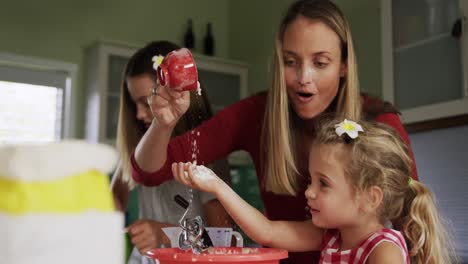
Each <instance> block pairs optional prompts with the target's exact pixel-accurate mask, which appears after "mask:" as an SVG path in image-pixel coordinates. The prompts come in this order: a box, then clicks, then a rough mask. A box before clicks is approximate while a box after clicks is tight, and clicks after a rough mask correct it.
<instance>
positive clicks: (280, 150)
mask: <svg viewBox="0 0 468 264" xmlns="http://www.w3.org/2000/svg"><path fill="white" fill-rule="evenodd" d="M300 16H301V17H305V18H307V19H309V20H318V21H321V22H322V23H324V24H326V25H327V26H328V27H330V28H331V29H332V30H333V31H334V32H335V33H336V34H337V35H338V37H339V39H340V45H341V57H342V61H343V62H345V63H346V65H347V74H346V76H345V77H343V78H342V79H341V80H340V87H339V90H338V95H337V96H336V98H335V99H334V101H333V102H332V103H331V105H330V106H329V109H328V110H327V111H330V112H334V113H335V115H336V116H338V117H346V118H349V119H354V120H358V119H359V118H360V115H361V99H360V92H359V81H358V73H357V65H356V56H355V53H354V47H353V41H352V37H351V31H350V28H349V25H348V22H347V21H346V19H345V18H344V15H343V13H342V12H341V11H340V10H339V8H338V7H337V6H336V5H335V4H333V3H332V2H330V1H310V0H301V1H297V2H295V3H294V4H293V5H291V7H290V8H289V10H288V11H287V13H286V15H285V17H284V18H283V21H282V23H281V24H280V27H279V32H278V33H277V35H276V40H275V51H274V58H273V71H272V87H271V89H270V91H269V93H268V98H267V105H266V112H265V117H264V121H263V128H262V141H263V145H264V146H266V149H265V152H264V153H263V160H264V164H265V167H264V171H265V177H266V180H265V189H266V190H267V191H272V192H274V193H278V194H291V195H295V194H296V193H297V191H299V189H300V187H301V186H300V184H299V176H300V175H299V174H300V173H299V171H298V164H297V160H298V159H297V156H298V151H299V150H298V143H297V142H295V140H296V135H294V134H293V133H292V131H294V130H293V129H292V128H293V123H294V121H293V120H297V119H298V118H295V119H294V118H293V117H294V113H293V112H294V111H293V110H292V109H291V107H290V105H289V100H288V95H287V93H286V83H285V79H284V66H283V52H282V41H283V36H284V33H285V31H286V29H287V27H288V26H289V25H290V24H291V23H292V22H293V21H294V20H295V19H297V18H298V17H300ZM297 122H301V121H300V120H298V121H297Z"/></svg>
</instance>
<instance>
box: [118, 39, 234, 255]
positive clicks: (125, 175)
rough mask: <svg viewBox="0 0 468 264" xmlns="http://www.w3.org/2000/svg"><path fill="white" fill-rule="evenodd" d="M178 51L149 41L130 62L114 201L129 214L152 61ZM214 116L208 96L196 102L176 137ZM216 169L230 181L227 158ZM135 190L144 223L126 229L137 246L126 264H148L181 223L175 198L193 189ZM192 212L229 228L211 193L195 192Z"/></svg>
mask: <svg viewBox="0 0 468 264" xmlns="http://www.w3.org/2000/svg"><path fill="white" fill-rule="evenodd" d="M178 48H179V47H178V46H177V45H175V44H173V43H171V42H167V41H156V42H151V43H149V44H148V45H146V46H145V47H143V48H141V49H140V50H138V51H137V52H136V53H135V54H134V55H133V56H132V57H131V58H130V60H129V62H128V64H127V67H126V70H125V74H124V80H123V84H122V91H121V97H120V99H121V100H120V113H119V125H118V131H117V145H118V148H119V151H120V155H121V163H120V165H119V167H118V169H117V170H116V172H115V173H114V176H113V180H112V193H113V195H114V201H115V204H116V207H117V208H118V209H119V210H121V211H125V210H126V208H127V200H128V196H129V191H130V190H131V189H132V188H133V187H135V183H134V182H133V180H132V179H131V177H130V174H131V168H130V155H131V153H132V151H133V149H134V148H135V147H136V145H137V143H138V141H139V140H140V138H141V136H142V135H143V134H144V133H145V131H146V130H147V129H148V127H149V126H150V124H151V122H152V119H153V115H152V113H151V111H150V108H149V106H148V103H147V97H148V95H149V94H150V91H151V89H153V88H154V87H155V85H156V71H155V70H154V68H153V62H152V58H153V57H154V56H156V55H161V56H165V55H166V54H167V53H169V52H170V51H172V50H176V49H178ZM192 96H195V95H192ZM210 116H211V109H210V106H209V102H208V98H207V97H206V94H205V95H203V96H202V97H201V98H198V100H197V103H196V104H193V105H192V106H190V108H189V109H188V111H187V114H186V115H185V116H184V117H182V118H181V119H180V120H179V122H178V123H177V125H176V127H175V128H174V130H173V131H172V134H173V135H179V134H182V133H183V132H185V131H188V130H190V129H191V128H194V127H195V126H197V125H198V124H199V123H201V121H203V120H205V119H208V118H209V117H210ZM210 163H211V162H210ZM213 169H214V170H215V171H218V172H219V173H221V175H223V176H224V177H225V179H226V180H227V181H230V178H229V167H228V164H227V162H226V161H225V160H221V161H218V162H216V163H214V164H213ZM168 176H170V175H168ZM136 188H137V194H138V206H139V211H140V212H139V217H140V219H139V220H137V221H135V222H134V223H131V224H130V225H129V226H128V227H127V232H128V234H129V236H130V239H131V242H132V244H133V245H134V246H135V247H134V249H133V252H132V255H131V256H130V259H129V261H128V263H129V264H140V263H141V264H144V263H149V262H151V261H152V260H149V259H148V258H144V257H142V256H141V255H143V254H144V253H145V252H146V251H148V250H149V249H153V248H157V247H160V246H162V245H165V246H168V245H170V243H169V240H168V238H167V237H166V236H165V235H164V234H163V232H162V230H161V228H163V227H167V226H174V225H178V221H179V219H180V217H181V216H182V215H183V213H184V212H185V209H183V208H181V207H180V206H179V205H178V204H177V203H175V201H174V196H175V195H177V194H179V195H181V196H183V197H185V198H186V199H187V200H188V199H190V197H189V193H188V190H189V189H188V188H187V187H186V186H184V185H182V184H180V183H178V182H176V181H173V180H171V181H167V182H165V183H164V184H161V185H159V186H155V187H146V186H142V185H137V186H136ZM192 208H193V209H192V210H190V213H189V215H188V216H189V217H194V216H196V215H201V216H202V217H203V219H204V220H206V222H207V225H208V226H218V227H221V226H224V227H231V223H232V221H231V219H230V218H229V216H228V215H227V213H226V211H225V210H224V208H223V207H222V206H221V205H220V203H219V202H218V201H217V200H216V199H215V197H214V196H213V195H211V194H209V193H204V192H198V191H196V192H194V198H193V202H192Z"/></svg>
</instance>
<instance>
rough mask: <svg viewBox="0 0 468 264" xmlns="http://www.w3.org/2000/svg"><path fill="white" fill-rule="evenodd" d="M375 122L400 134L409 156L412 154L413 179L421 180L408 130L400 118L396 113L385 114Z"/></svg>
mask: <svg viewBox="0 0 468 264" xmlns="http://www.w3.org/2000/svg"><path fill="white" fill-rule="evenodd" d="M375 121H377V122H380V123H383V124H386V125H388V126H391V127H392V128H393V129H395V130H396V131H397V132H398V134H400V136H401V138H402V139H403V141H405V143H406V144H407V145H408V148H409V154H410V157H411V159H412V160H413V164H412V173H411V176H412V177H413V179H415V180H419V178H418V172H417V170H416V161H415V159H414V154H413V150H412V149H411V144H410V141H409V137H408V133H406V130H405V128H404V127H403V124H402V123H401V120H400V117H399V116H398V115H397V114H394V113H384V114H381V115H379V116H377V118H376V119H375Z"/></svg>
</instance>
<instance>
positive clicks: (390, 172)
mask: <svg viewBox="0 0 468 264" xmlns="http://www.w3.org/2000/svg"><path fill="white" fill-rule="evenodd" d="M339 121H342V120H336V119H334V120H333V119H331V120H330V119H323V120H322V121H320V122H318V124H317V128H316V131H317V134H316V137H315V139H314V144H313V147H317V146H318V145H321V144H340V145H342V146H343V148H344V149H345V151H346V155H347V157H349V159H347V161H345V162H346V164H344V166H343V167H344V168H345V175H346V177H347V179H348V182H350V184H351V186H352V188H353V189H354V191H355V192H356V193H357V194H359V193H365V192H366V191H368V190H369V189H370V188H371V187H373V186H377V187H379V188H380V189H381V190H382V192H383V199H382V202H381V204H380V206H379V208H378V211H377V215H378V216H379V220H380V222H381V223H382V224H383V223H384V222H385V221H386V220H390V221H391V222H392V223H393V225H394V228H395V229H397V230H400V231H402V233H403V235H404V236H405V239H406V243H407V246H408V251H409V253H410V258H411V263H421V264H422V263H424V264H426V263H429V264H436V263H455V262H456V261H457V257H456V254H455V250H454V246H453V245H452V241H453V239H451V238H450V236H449V235H448V232H447V230H446V229H445V226H447V223H445V221H444V220H443V218H442V217H441V216H440V214H439V212H438V209H437V207H436V204H435V200H434V198H433V196H432V193H431V191H430V190H429V189H428V188H427V187H426V186H425V185H424V184H422V183H421V182H418V181H414V180H412V179H411V168H412V162H413V161H412V159H411V158H410V156H409V153H408V146H407V145H406V143H404V141H403V140H402V139H401V137H400V136H399V134H398V133H397V132H396V131H395V130H394V129H393V128H391V127H389V126H386V125H384V124H380V123H377V122H365V121H360V122H359V124H360V125H361V126H362V127H363V130H364V132H362V133H359V136H358V137H357V138H356V139H350V138H349V137H346V136H345V135H343V136H338V135H337V133H336V132H335V126H336V125H337V124H338V123H339Z"/></svg>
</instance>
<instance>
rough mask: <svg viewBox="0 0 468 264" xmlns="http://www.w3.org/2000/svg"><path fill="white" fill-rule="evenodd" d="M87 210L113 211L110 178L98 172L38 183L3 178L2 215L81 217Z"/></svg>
mask: <svg viewBox="0 0 468 264" xmlns="http://www.w3.org/2000/svg"><path fill="white" fill-rule="evenodd" d="M85 210H98V211H113V210H114V204H113V201H112V196H111V193H110V189H109V180H108V177H107V176H106V175H105V174H102V173H101V172H99V171H96V170H91V171H88V172H85V173H81V174H78V175H75V176H71V177H65V178H63V179H58V180H53V181H35V182H27V181H18V180H14V179H11V178H6V177H2V176H0V212H6V213H10V214H26V213H78V212H82V211H85Z"/></svg>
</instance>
